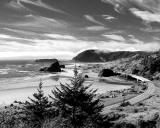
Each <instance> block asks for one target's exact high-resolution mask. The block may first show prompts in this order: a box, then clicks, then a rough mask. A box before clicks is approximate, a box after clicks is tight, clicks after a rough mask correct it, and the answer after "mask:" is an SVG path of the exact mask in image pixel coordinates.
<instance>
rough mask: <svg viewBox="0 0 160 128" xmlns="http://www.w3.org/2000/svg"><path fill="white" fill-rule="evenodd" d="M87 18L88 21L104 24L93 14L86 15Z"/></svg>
mask: <svg viewBox="0 0 160 128" xmlns="http://www.w3.org/2000/svg"><path fill="white" fill-rule="evenodd" d="M84 17H85V19H87V20H88V21H90V22H92V23H95V24H98V25H104V24H103V23H101V22H100V21H98V20H96V19H95V18H94V17H93V16H91V15H84Z"/></svg>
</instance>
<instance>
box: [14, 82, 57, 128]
mask: <svg viewBox="0 0 160 128" xmlns="http://www.w3.org/2000/svg"><path fill="white" fill-rule="evenodd" d="M37 91H38V92H37V93H34V94H33V97H34V99H32V98H30V97H29V101H26V102H17V101H15V103H18V108H19V110H20V111H19V114H20V115H21V118H23V119H22V120H23V121H26V122H28V123H29V124H31V123H32V124H33V125H34V126H33V127H38V128H40V126H41V124H42V123H43V122H44V121H45V119H47V118H49V117H54V116H56V111H55V108H53V104H52V102H50V101H49V100H48V97H46V96H44V92H43V90H42V82H40V84H39V87H38V89H37Z"/></svg>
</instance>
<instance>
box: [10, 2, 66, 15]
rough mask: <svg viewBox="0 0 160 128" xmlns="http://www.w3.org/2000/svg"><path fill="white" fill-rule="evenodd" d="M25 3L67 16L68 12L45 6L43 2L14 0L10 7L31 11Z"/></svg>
mask: <svg viewBox="0 0 160 128" xmlns="http://www.w3.org/2000/svg"><path fill="white" fill-rule="evenodd" d="M23 3H27V4H31V5H35V6H38V7H42V8H45V9H48V10H51V11H55V12H58V13H62V14H67V13H66V12H64V11H62V10H60V9H57V8H53V7H51V6H50V5H47V4H45V3H44V2H42V0H35V1H33V0H12V1H11V2H9V4H8V5H9V6H10V7H13V8H15V9H21V8H25V9H27V10H30V9H29V8H27V7H26V6H25V5H24V4H23Z"/></svg>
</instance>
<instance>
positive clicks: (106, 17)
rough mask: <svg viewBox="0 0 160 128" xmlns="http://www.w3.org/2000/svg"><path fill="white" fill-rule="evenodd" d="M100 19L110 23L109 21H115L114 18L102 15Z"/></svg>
mask: <svg viewBox="0 0 160 128" xmlns="http://www.w3.org/2000/svg"><path fill="white" fill-rule="evenodd" d="M102 17H103V18H104V19H105V20H107V21H111V20H115V19H116V18H115V17H113V16H110V15H102Z"/></svg>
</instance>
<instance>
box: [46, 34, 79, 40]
mask: <svg viewBox="0 0 160 128" xmlns="http://www.w3.org/2000/svg"><path fill="white" fill-rule="evenodd" d="M44 36H47V37H51V38H54V39H61V40H62V39H64V40H76V38H75V37H73V36H70V35H61V34H44Z"/></svg>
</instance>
